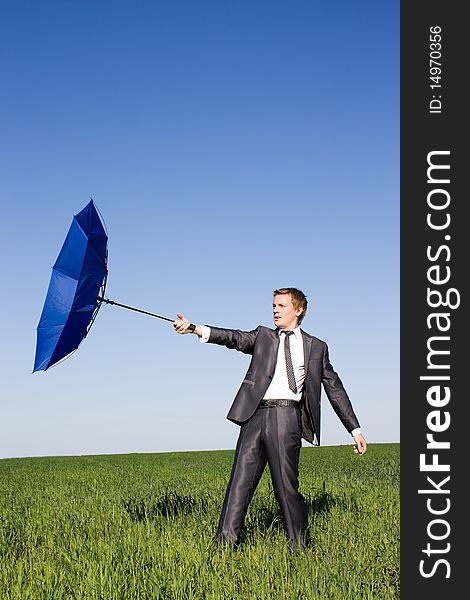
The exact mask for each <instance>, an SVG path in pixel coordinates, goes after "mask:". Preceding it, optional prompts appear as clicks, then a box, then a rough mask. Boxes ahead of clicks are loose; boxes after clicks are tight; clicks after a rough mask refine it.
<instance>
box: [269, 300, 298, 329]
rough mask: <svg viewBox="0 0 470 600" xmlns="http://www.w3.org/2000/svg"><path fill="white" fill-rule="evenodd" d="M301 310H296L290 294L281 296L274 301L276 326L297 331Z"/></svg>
mask: <svg viewBox="0 0 470 600" xmlns="http://www.w3.org/2000/svg"><path fill="white" fill-rule="evenodd" d="M301 314H302V309H301V308H294V305H293V304H292V298H291V297H290V294H279V295H278V296H274V299H273V318H274V325H275V326H276V327H279V329H295V328H296V327H297V326H298V324H299V316H300V315H301Z"/></svg>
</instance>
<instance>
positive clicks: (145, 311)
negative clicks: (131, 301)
mask: <svg viewBox="0 0 470 600" xmlns="http://www.w3.org/2000/svg"><path fill="white" fill-rule="evenodd" d="M98 300H99V301H100V302H106V304H114V305H115V306H120V307H121V308H127V309H128V310H133V311H135V312H139V313H142V314H144V315H150V316H151V317H156V318H157V319H163V320H164V321H170V322H171V323H173V322H174V319H169V318H168V317H162V316H161V315H156V314H155V313H151V312H148V311H147V310H142V309H140V308H134V307H133V306H127V304H120V303H119V302H114V300H108V298H102V297H101V296H98Z"/></svg>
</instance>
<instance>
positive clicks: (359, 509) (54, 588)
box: [0, 444, 399, 600]
mask: <svg viewBox="0 0 470 600" xmlns="http://www.w3.org/2000/svg"><path fill="white" fill-rule="evenodd" d="M232 458H233V451H214V452H181V453H168V454H131V455H106V456H82V457H55V458H54V457H51V458H30V459H4V460H0V598H1V599H2V600H10V599H11V600H27V599H31V600H40V599H44V600H52V599H59V598H60V599H65V598H66V599H78V598H80V599H90V600H91V599H103V600H111V599H112V600H117V599H125V600H131V599H152V600H153V599H155V600H157V599H163V598H165V599H171V600H178V599H181V600H191V599H204V600H209V599H212V600H224V599H235V598H237V599H238V598H240V599H242V600H245V599H253V600H255V599H256V600H260V599H268V598H269V599H279V600H300V599H306V600H313V599H317V598H320V599H325V600H326V599H338V600H347V599H349V598H351V599H352V598H354V599H356V600H357V599H359V598H371V599H374V600H378V599H382V598H384V599H385V598H387V599H389V598H397V599H398V598H399V445H398V444H376V445H374V444H371V445H370V446H369V450H368V452H367V454H366V455H365V456H363V457H357V456H356V455H355V454H354V453H353V451H352V446H336V447H321V448H312V447H309V448H303V449H302V453H301V464H300V482H301V486H300V489H301V492H302V493H303V495H304V497H305V498H306V500H307V503H308V507H309V520H310V530H311V537H312V542H313V544H312V547H310V548H308V549H307V550H301V551H294V552H293V551H291V550H290V548H289V545H288V543H287V540H286V539H285V536H284V532H283V528H282V521H281V519H280V516H279V513H278V509H277V503H276V501H275V499H274V495H273V491H272V486H271V482H270V478H269V472H268V470H266V472H265V474H264V475H263V478H262V480H261V482H260V485H259V487H258V490H257V492H256V494H255V497H254V499H253V501H252V503H251V505H250V509H249V512H248V515H247V519H246V522H245V531H246V535H245V538H244V540H243V542H242V543H241V545H240V546H239V548H237V549H236V550H229V551H227V552H225V553H224V555H223V556H221V557H220V556H218V555H217V554H216V553H214V551H213V546H212V538H213V534H214V531H215V528H216V526H217V521H218V516H219V511H220V508H221V506H222V501H223V496H224V492H225V487H226V484H227V481H228V477H229V474H230V467H231V463H232Z"/></svg>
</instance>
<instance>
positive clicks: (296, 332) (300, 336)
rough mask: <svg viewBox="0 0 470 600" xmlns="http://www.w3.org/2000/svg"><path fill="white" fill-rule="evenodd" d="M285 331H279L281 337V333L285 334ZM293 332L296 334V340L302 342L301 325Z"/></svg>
mask: <svg viewBox="0 0 470 600" xmlns="http://www.w3.org/2000/svg"><path fill="white" fill-rule="evenodd" d="M283 331H284V329H278V333H279V335H281V333H283ZM291 331H293V332H294V335H295V337H296V339H298V340H301V339H302V333H301V331H300V325H298V326H297V327H296V328H295V329H292V330H291Z"/></svg>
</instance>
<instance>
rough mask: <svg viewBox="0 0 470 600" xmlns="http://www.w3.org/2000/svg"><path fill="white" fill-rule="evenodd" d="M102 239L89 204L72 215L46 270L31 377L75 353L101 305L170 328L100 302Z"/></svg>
mask: <svg viewBox="0 0 470 600" xmlns="http://www.w3.org/2000/svg"><path fill="white" fill-rule="evenodd" d="M107 246H108V236H107V234H106V231H105V228H104V226H103V223H102V221H101V218H100V216H99V214H98V211H97V209H96V206H95V204H94V202H93V200H90V202H89V203H88V204H87V205H86V206H85V208H84V209H83V210H82V211H80V212H79V213H78V214H76V215H75V216H74V218H73V220H72V224H71V226H70V229H69V231H68V233H67V237H66V239H65V242H64V244H63V246H62V249H61V251H60V253H59V256H58V258H57V260H56V262H55V264H54V266H53V267H52V276H51V281H50V283H49V288H48V290H47V295H46V300H45V302H44V307H43V309H42V314H41V318H40V319H39V325H38V328H37V343H36V357H35V360H34V368H33V373H34V372H35V371H45V370H47V369H48V368H49V367H51V366H52V365H54V364H56V363H57V362H59V361H60V360H62V359H63V358H65V357H66V356H68V355H69V354H70V353H71V352H73V351H74V350H76V349H77V348H78V346H79V345H80V344H81V342H82V340H83V339H84V338H85V337H86V335H87V333H88V332H89V330H90V327H91V326H92V324H93V322H94V320H95V318H96V315H97V313H98V310H99V309H100V306H101V304H102V303H103V302H105V303H107V304H114V305H116V306H121V307H122V308H127V309H129V310H134V311H136V312H140V313H144V314H146V315H150V316H152V317H157V318H158V319H164V320H165V321H171V322H173V319H168V318H167V317H162V316H160V315H156V314H155V313H151V312H148V311H145V310H141V309H139V308H133V307H132V306H127V305H126V304H119V303H118V302H114V301H113V300H109V299H107V298H105V297H104V293H105V289H106V281H107V277H108V268H107V263H108V248H107ZM191 328H192V329H194V325H191Z"/></svg>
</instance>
